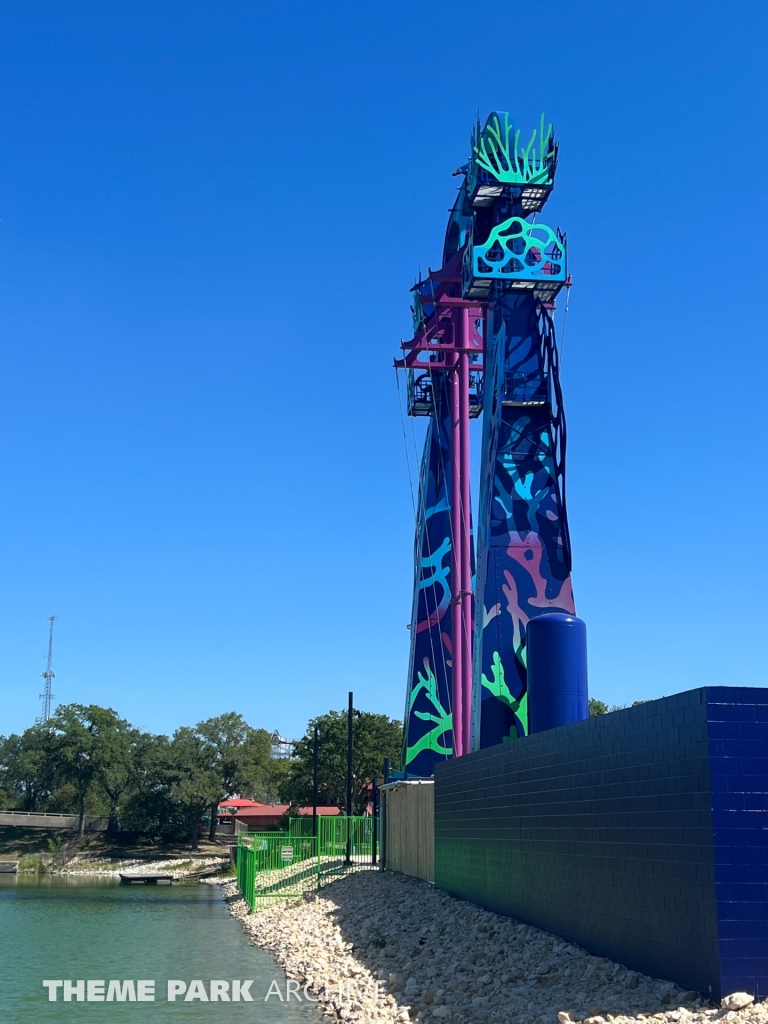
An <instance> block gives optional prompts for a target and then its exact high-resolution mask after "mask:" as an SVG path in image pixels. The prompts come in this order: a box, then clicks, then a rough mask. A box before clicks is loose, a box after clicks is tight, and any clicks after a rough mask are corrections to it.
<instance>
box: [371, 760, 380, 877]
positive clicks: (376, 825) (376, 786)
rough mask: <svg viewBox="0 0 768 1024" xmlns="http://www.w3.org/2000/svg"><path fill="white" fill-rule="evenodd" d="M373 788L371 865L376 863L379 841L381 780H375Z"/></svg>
mask: <svg viewBox="0 0 768 1024" xmlns="http://www.w3.org/2000/svg"><path fill="white" fill-rule="evenodd" d="M372 788H373V793H372V797H373V843H372V854H373V856H372V858H371V863H372V864H375V863H376V844H377V842H378V839H379V780H378V779H374V780H373V783H372Z"/></svg>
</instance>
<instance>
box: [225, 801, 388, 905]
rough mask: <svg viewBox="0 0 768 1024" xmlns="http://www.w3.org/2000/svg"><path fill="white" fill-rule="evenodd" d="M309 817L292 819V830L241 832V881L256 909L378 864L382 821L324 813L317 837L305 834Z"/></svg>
mask: <svg viewBox="0 0 768 1024" xmlns="http://www.w3.org/2000/svg"><path fill="white" fill-rule="evenodd" d="M305 821H306V822H308V824H309V826H310V827H311V826H312V825H313V821H312V819H311V818H307V819H301V818H299V819H297V818H292V819H291V820H290V822H289V829H288V831H287V832H240V833H239V835H238V850H237V885H238V888H239V889H240V891H241V892H242V894H243V896H244V897H245V899H246V901H247V902H248V904H249V906H250V907H251V909H252V910H256V909H258V908H260V907H265V906H270V905H272V904H273V903H274V902H275V900H278V899H292V898H296V897H300V896H306V895H307V894H308V893H311V892H314V891H317V890H318V889H320V888H321V887H322V885H324V884H325V883H326V882H329V881H331V880H333V879H334V878H338V877H340V876H343V875H346V874H349V873H350V872H355V871H366V870H370V869H371V868H373V867H375V866H376V859H377V831H376V826H377V821H376V819H374V818H371V817H351V818H348V817H344V816H342V815H339V816H334V817H325V816H324V817H319V818H318V819H317V831H318V834H317V836H313V835H306V834H303V833H304V832H305V830H306V829H307V825H306V824H305Z"/></svg>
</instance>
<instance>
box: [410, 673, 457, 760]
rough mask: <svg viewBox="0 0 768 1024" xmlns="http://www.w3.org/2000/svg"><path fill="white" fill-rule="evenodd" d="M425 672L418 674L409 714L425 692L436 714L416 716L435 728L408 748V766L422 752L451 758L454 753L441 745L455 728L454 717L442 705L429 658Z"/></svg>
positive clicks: (417, 713) (417, 714)
mask: <svg viewBox="0 0 768 1024" xmlns="http://www.w3.org/2000/svg"><path fill="white" fill-rule="evenodd" d="M424 671H425V674H424V675H422V674H421V672H418V673H417V675H418V677H419V682H418V685H417V686H414V688H413V691H412V692H411V697H410V701H409V703H408V712H409V714H410V712H411V711H412V709H413V705H414V704H415V702H416V698H417V697H418V695H419V694H420V693H421V692H422V690H425V691H426V695H427V698H428V700H429V702H430V704H431V705H432V707H433V708H434V710H435V712H436V714H429V713H428V712H424V711H416V712H414V714H415V716H416V718H421V719H422V720H424V721H426V722H434V723H435V727H434V728H433V729H430V730H429V732H426V733H424V735H423V736H422V737H421V738H420V739H418V740H417V741H416V742H415V743H414V744H413V746H412V747H407V748H406V752H405V763H406V765H408V764H410V763H411V761H412V760H413V759H414V757H416V756H417V755H418V754H420V753H421V752H422V750H434V751H436V752H437V753H438V754H444V755H445V756H446V757H450V756H451V754H452V753H453V748H452V747H448V746H445V745H443V744H441V743H440V738H441V737H442V736H444V735H445V733H447V732H450V730H451V729H452V728H453V716H452V715H451V713H450V712H449V711H446V709H445V708H444V707H443V705H442V704H441V703H440V698H439V697H438V695H437V679H436V678H435V673H434V672H433V671H432V668H431V666H430V664H429V658H425V659H424Z"/></svg>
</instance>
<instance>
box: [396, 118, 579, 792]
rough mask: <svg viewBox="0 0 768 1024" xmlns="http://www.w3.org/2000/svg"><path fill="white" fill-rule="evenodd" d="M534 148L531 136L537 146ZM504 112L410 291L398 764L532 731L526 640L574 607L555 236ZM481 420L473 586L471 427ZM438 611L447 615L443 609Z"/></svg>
mask: <svg viewBox="0 0 768 1024" xmlns="http://www.w3.org/2000/svg"><path fill="white" fill-rule="evenodd" d="M537 135H538V141H537ZM519 136H520V133H519V132H516V131H515V129H514V127H513V125H512V124H511V122H510V119H509V115H508V114H506V113H503V112H498V113H497V112H494V113H492V114H491V115H490V117H489V118H488V120H487V121H486V124H485V126H484V127H483V128H481V127H480V124H479V122H478V124H477V126H476V128H475V130H474V131H473V133H472V141H471V152H470V159H469V162H468V163H467V164H466V165H465V166H464V167H461V168H459V170H458V171H456V172H454V173H455V174H461V175H462V176H463V182H462V184H461V185H460V187H459V191H458V195H457V198H456V202H455V204H454V206H453V209H452V211H451V215H450V217H449V220H448V226H447V230H446V236H445V244H444V250H443V265H442V268H441V269H440V270H439V271H436V272H432V271H430V272H429V274H428V276H427V278H426V279H425V280H420V281H419V282H418V283H417V284H416V285H415V286H414V288H413V289H412V295H413V304H412V312H413V326H414V336H413V338H412V339H411V340H410V341H409V342H405V343H403V344H402V348H403V350H404V353H405V356H404V358H403V359H401V360H396V361H395V366H396V367H398V368H401V369H404V370H406V373H407V383H408V413H409V415H411V416H428V417H429V420H430V422H429V425H428V429H427V435H426V440H425V446H424V454H423V459H422V465H421V473H420V480H419V504H418V513H417V523H416V543H415V552H414V554H415V574H414V599H413V610H412V619H411V651H410V659H409V669H408V683H407V698H406V709H405V736H404V749H403V755H404V756H403V766H404V769H405V771H406V773H407V774H412V775H416V776H422V777H425V776H430V775H432V774H433V772H434V765H435V763H436V762H437V761H439V760H442V759H445V758H447V757H452V756H453V757H455V756H461V754H464V753H468V752H469V751H470V750H472V749H478V748H480V747H485V746H491V745H493V744H496V743H500V742H502V741H504V740H510V739H513V738H515V737H516V736H522V735H525V734H527V732H528V715H527V669H526V627H527V623H528V622H529V621H530V619H531V618H533V617H534V616H536V615H539V614H542V613H543V612H548V611H563V612H567V613H570V614H573V612H574V605H573V595H572V589H571V582H570V569H571V553H570V540H569V534H568V524H567V516H566V506H565V440H566V434H565V418H564V413H563V405H562V395H561V390H560V382H559V367H558V351H557V344H556V339H555V328H554V321H553V319H552V312H553V310H554V303H555V297H556V295H557V294H558V292H559V291H560V289H561V288H562V287H563V286H564V285H570V279H569V278H568V276H567V266H566V237H565V235H563V234H562V233H561V232H560V231H559V230H553V229H551V228H549V227H547V226H546V225H543V224H540V223H536V222H535V217H536V215H537V214H538V213H539V212H540V211H541V209H542V208H543V206H544V204H545V202H546V200H547V199H548V197H549V195H550V193H551V191H552V188H553V185H554V175H555V170H556V166H557V152H558V147H557V144H556V142H555V141H554V137H553V135H552V128H551V126H549V127H548V129H547V130H546V131H545V130H544V119H543V117H542V121H541V125H540V130H539V132H538V133H537V132H535V131H534V133H533V135H532V137H531V140H530V142H529V144H528V146H527V147H526V148H524V149H521V148H520V146H519ZM481 413H482V416H483V436H482V455H481V467H480V501H479V516H478V518H479V522H478V547H477V573H476V574H475V558H474V551H473V537H472V522H471V500H470V466H469V420H470V418H475V417H477V416H479V415H480V414H481ZM449 610H450V614H449Z"/></svg>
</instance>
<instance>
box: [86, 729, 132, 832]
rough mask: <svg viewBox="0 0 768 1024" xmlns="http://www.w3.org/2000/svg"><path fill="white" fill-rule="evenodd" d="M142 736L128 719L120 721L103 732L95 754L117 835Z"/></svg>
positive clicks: (109, 826) (110, 825)
mask: <svg viewBox="0 0 768 1024" xmlns="http://www.w3.org/2000/svg"><path fill="white" fill-rule="evenodd" d="M140 738H141V733H140V732H139V730H138V729H134V728H133V727H132V726H131V725H130V724H129V723H128V722H126V720H125V719H124V718H116V719H115V721H114V723H113V724H112V726H111V727H110V728H107V729H104V730H103V731H101V732H100V733H99V736H98V741H97V744H96V749H95V751H94V755H95V757H96V761H97V772H96V774H97V778H98V781H99V784H100V785H101V788H102V789H103V790H104V792H105V793H106V795H107V798H108V800H109V822H108V824H107V832H109V833H110V834H114V833H115V832H117V830H118V827H119V823H118V817H117V808H118V804H119V802H120V800H121V798H122V797H123V795H124V794H125V792H126V790H127V789H128V788H129V786H130V785H131V783H132V782H133V780H134V776H135V773H136V767H137V766H136V753H137V748H138V744H139V741H140Z"/></svg>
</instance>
